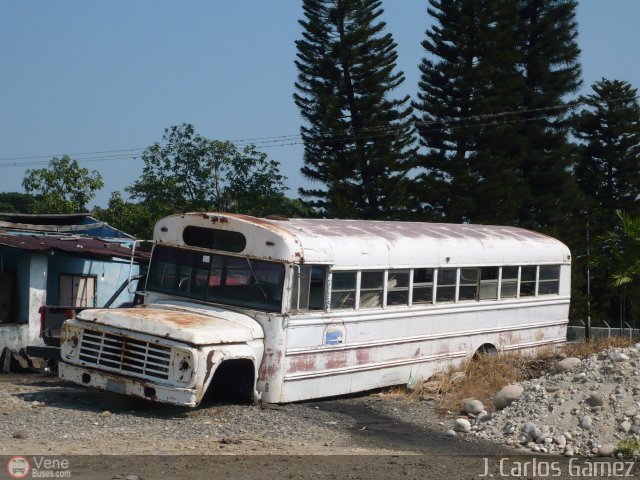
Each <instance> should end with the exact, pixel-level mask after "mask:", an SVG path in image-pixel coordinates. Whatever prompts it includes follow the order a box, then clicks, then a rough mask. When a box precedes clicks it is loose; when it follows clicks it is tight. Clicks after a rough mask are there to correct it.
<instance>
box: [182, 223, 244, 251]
mask: <svg viewBox="0 0 640 480" xmlns="http://www.w3.org/2000/svg"><path fill="white" fill-rule="evenodd" d="M182 240H183V241H184V243H185V244H186V245H190V246H192V247H200V248H211V249H214V250H223V251H225V252H241V251H243V250H244V247H246V246H247V239H246V238H245V236H244V235H243V234H241V233H240V232H232V231H229V230H220V229H217V228H205V227H194V226H193V225H190V226H188V227H185V229H184V230H183V232H182Z"/></svg>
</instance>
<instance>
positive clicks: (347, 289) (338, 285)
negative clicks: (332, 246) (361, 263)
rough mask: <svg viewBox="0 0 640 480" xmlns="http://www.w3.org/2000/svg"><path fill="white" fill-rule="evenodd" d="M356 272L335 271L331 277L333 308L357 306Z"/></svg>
mask: <svg viewBox="0 0 640 480" xmlns="http://www.w3.org/2000/svg"><path fill="white" fill-rule="evenodd" d="M355 306H356V272H333V274H332V278H331V309H340V308H355Z"/></svg>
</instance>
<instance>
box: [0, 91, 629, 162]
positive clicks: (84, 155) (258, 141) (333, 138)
mask: <svg viewBox="0 0 640 480" xmlns="http://www.w3.org/2000/svg"><path fill="white" fill-rule="evenodd" d="M637 99H638V96H630V97H620V98H613V99H604V100H601V101H600V103H618V102H625V101H632V100H637ZM593 100H594V99H592V98H585V99H583V100H575V101H573V102H568V103H566V104H562V105H551V106H547V107H539V108H531V109H522V110H510V111H503V112H496V113H490V114H479V115H469V116H457V117H444V118H442V119H438V120H420V121H415V122H412V123H411V124H410V125H406V124H393V125H380V126H377V127H362V128H348V129H342V130H330V131H327V132H320V133H315V134H312V135H311V134H310V135H309V136H310V137H312V138H313V139H314V141H316V142H319V143H336V142H343V141H347V140H358V139H374V138H382V137H386V136H389V135H393V133H386V134H383V135H376V134H377V132H386V131H393V130H396V129H404V128H407V127H409V128H411V127H421V126H426V127H429V126H434V125H440V127H438V128H433V129H427V130H422V131H423V132H434V131H439V130H445V129H449V130H457V129H462V128H477V127H483V126H490V125H500V124H505V123H519V122H527V121H536V120H541V119H545V118H547V117H533V118H531V117H529V118H522V119H518V120H510V121H506V120H503V121H496V122H488V123H486V122H484V123H473V124H467V125H455V123H461V122H466V121H473V120H490V119H496V120H497V119H500V118H505V117H512V116H516V115H523V114H528V113H541V112H549V111H555V110H569V109H573V108H575V107H577V106H579V105H583V104H585V103H587V101H593ZM360 133H364V134H365V135H364V136H363V135H355V136H354V134H360ZM366 134H370V135H366ZM229 142H230V143H232V144H234V145H235V146H236V147H241V146H248V145H255V146H259V147H260V148H277V147H289V146H295V145H303V144H304V142H303V134H300V133H298V134H289V135H276V136H270V137H253V138H244V139H237V140H229ZM145 150H146V148H128V149H117V150H100V151H93V152H80V153H70V154H66V155H68V156H69V157H73V159H74V160H76V161H77V162H79V163H89V162H97V161H105V160H121V159H135V158H137V157H139V156H140V155H141V154H142V153H143V152H144V151H145ZM125 153H128V154H127V155H125ZM102 154H108V155H102ZM63 155H64V154H53V155H31V156H20V157H4V158H0V162H2V163H0V168H2V167H22V166H33V165H45V164H48V163H49V161H50V159H51V158H53V157H61V156H63ZM45 158H46V159H49V160H40V159H45ZM21 160H30V161H28V162H23V161H21Z"/></svg>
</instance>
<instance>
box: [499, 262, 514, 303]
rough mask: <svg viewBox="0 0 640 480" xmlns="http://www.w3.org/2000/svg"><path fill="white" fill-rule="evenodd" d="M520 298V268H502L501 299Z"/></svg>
mask: <svg viewBox="0 0 640 480" xmlns="http://www.w3.org/2000/svg"><path fill="white" fill-rule="evenodd" d="M517 296H518V267H502V284H501V285H500V298H516V297H517Z"/></svg>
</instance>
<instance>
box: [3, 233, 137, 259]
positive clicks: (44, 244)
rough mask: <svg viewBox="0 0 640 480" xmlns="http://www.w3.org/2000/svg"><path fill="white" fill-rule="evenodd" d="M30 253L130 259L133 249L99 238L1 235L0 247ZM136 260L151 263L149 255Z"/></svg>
mask: <svg viewBox="0 0 640 480" xmlns="http://www.w3.org/2000/svg"><path fill="white" fill-rule="evenodd" d="M1 245H4V246H7V247H13V248H18V249H21V250H30V251H40V252H45V251H50V250H54V251H55V250H57V251H60V252H66V253H72V254H75V255H80V256H84V257H117V258H124V259H130V258H131V249H130V248H129V247H126V246H123V245H121V244H119V243H115V242H105V241H104V240H100V239H97V238H90V237H76V236H51V235H12V234H8V233H0V246H1ZM135 260H136V261H137V262H139V263H148V262H149V253H147V252H141V251H136V253H135Z"/></svg>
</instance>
